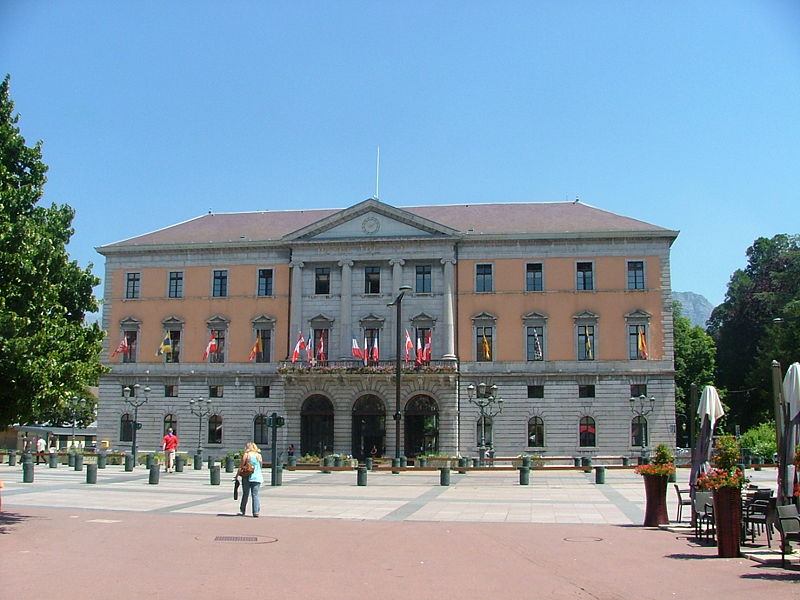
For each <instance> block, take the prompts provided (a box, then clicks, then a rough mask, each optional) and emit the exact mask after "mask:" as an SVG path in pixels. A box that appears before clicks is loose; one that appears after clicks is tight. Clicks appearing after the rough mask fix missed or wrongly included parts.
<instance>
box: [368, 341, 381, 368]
mask: <svg viewBox="0 0 800 600" xmlns="http://www.w3.org/2000/svg"><path fill="white" fill-rule="evenodd" d="M370 358H372V360H374V361H375V362H378V359H379V358H380V353H379V352H378V336H377V335H376V336H375V337H373V338H372V356H371V357H370Z"/></svg>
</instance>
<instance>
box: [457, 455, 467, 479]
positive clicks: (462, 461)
mask: <svg viewBox="0 0 800 600" xmlns="http://www.w3.org/2000/svg"><path fill="white" fill-rule="evenodd" d="M466 467H467V457H466V456H462V457H461V458H459V459H458V472H459V473H461V474H462V475H463V474H464V473H466V471H465V470H464V469H465V468H466Z"/></svg>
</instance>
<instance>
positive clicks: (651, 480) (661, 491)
mask: <svg viewBox="0 0 800 600" xmlns="http://www.w3.org/2000/svg"><path fill="white" fill-rule="evenodd" d="M642 477H643V478H644V492H645V498H646V500H647V504H646V506H645V511H644V523H643V525H644V526H645V527H658V526H659V525H663V524H666V523H669V516H668V515H667V480H668V479H669V477H668V476H666V475H643V476H642Z"/></svg>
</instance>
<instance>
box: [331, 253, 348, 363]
mask: <svg viewBox="0 0 800 600" xmlns="http://www.w3.org/2000/svg"><path fill="white" fill-rule="evenodd" d="M338 264H339V266H340V267H341V268H342V296H341V299H340V304H339V323H341V331H340V332H339V333H340V335H339V357H340V358H341V359H342V360H346V359H348V358H350V357H351V348H352V336H353V333H354V332H353V261H352V260H350V259H346V258H343V259H342V260H340V261H339V263H338ZM328 352H329V353H330V355H331V356H335V355H334V354H333V352H331V348H329V349H328Z"/></svg>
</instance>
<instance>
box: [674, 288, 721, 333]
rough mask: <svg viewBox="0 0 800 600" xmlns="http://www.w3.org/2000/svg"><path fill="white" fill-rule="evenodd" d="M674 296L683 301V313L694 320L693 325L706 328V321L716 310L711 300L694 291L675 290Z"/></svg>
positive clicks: (675, 298)
mask: <svg viewBox="0 0 800 600" xmlns="http://www.w3.org/2000/svg"><path fill="white" fill-rule="evenodd" d="M672 298H673V299H674V300H677V301H678V302H680V303H681V313H682V314H683V316H684V317H687V318H688V319H689V320H690V321H691V322H692V325H699V326H700V327H702V328H703V329H705V328H706V321H708V318H709V317H710V316H711V311H712V310H714V306H712V304H711V302H709V301H708V300H706V299H705V297H704V296H701V295H700V294H695V293H694V292H675V291H673V292H672Z"/></svg>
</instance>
